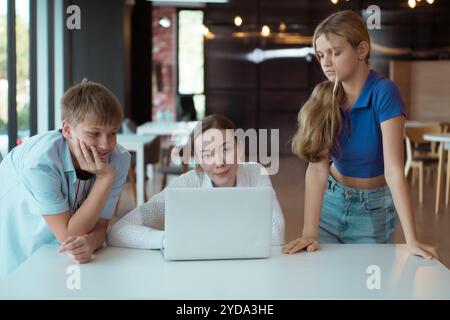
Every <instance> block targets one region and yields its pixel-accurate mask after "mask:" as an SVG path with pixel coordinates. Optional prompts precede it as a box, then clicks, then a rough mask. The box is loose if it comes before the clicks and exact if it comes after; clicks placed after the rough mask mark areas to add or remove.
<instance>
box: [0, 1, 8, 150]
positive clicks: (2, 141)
mask: <svg viewBox="0 0 450 320" xmlns="http://www.w3.org/2000/svg"><path fill="white" fill-rule="evenodd" d="M7 12H8V3H7V0H0V153H1V154H2V155H3V157H4V156H5V155H6V153H7V152H8V66H7V56H8V53H7V52H8V49H7V44H8V41H7V39H8V38H7V36H6V35H7V23H8V20H7V18H8V17H7Z"/></svg>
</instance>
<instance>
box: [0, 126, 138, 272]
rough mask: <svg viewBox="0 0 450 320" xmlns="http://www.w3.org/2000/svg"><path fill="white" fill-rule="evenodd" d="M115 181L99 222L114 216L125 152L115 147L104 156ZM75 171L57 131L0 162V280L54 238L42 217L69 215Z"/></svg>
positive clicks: (127, 161)
mask: <svg viewBox="0 0 450 320" xmlns="http://www.w3.org/2000/svg"><path fill="white" fill-rule="evenodd" d="M109 162H110V163H111V164H112V165H113V166H114V168H115V171H116V176H115V180H114V183H113V186H112V189H111V192H110V194H109V197H108V200H107V202H106V204H105V206H104V208H103V210H102V213H101V218H102V219H110V218H111V216H112V215H113V214H114V210H115V208H116V205H117V202H118V200H119V196H120V192H121V190H122V186H123V184H124V183H125V180H126V177H127V173H128V168H129V166H130V154H129V153H128V151H127V150H126V149H124V148H123V147H122V146H120V145H117V146H116V148H115V149H114V151H113V152H112V154H111V155H110V157H109ZM76 179H77V177H76V172H75V168H74V166H73V162H72V157H71V154H70V151H69V146H68V143H67V141H66V140H65V138H64V137H63V135H62V134H61V132H60V131H59V130H54V131H49V132H46V133H43V134H39V135H36V136H33V137H31V138H29V139H28V140H27V141H25V142H24V143H23V144H22V145H20V146H17V147H16V148H14V149H13V150H12V151H11V152H10V153H9V154H8V155H7V156H6V157H5V159H4V160H3V161H2V162H1V163H0V280H1V279H2V278H3V277H5V276H6V275H7V274H8V273H9V272H11V271H12V270H14V269H15V268H16V267H17V266H18V265H19V264H21V263H22V262H24V261H25V260H26V259H27V258H28V257H29V256H31V255H32V254H33V252H35V251H36V250H37V249H39V248H40V247H41V246H42V245H44V244H46V243H51V242H55V241H56V238H55V236H54V235H53V233H52V231H51V230H50V228H49V227H48V225H47V223H46V222H45V220H44V219H43V217H42V215H52V214H61V213H64V212H70V208H72V207H73V202H74V201H75V196H76V195H75V181H76Z"/></svg>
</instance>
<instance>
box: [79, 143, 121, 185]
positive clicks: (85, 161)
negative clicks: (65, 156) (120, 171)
mask: <svg viewBox="0 0 450 320" xmlns="http://www.w3.org/2000/svg"><path fill="white" fill-rule="evenodd" d="M74 152H75V157H76V158H77V161H78V164H79V166H80V168H81V169H82V170H84V171H87V172H90V173H92V174H95V175H96V177H97V178H98V179H102V178H114V176H115V171H114V167H113V166H112V165H110V164H109V163H108V162H105V161H103V160H102V159H101V158H100V156H99V154H98V152H97V149H96V148H95V147H94V146H91V147H88V146H87V145H86V144H85V143H84V142H83V141H81V140H79V139H76V141H75V147H74Z"/></svg>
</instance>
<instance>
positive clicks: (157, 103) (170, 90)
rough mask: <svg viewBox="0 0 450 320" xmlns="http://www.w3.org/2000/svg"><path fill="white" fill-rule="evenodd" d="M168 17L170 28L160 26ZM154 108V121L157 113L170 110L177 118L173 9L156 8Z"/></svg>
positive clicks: (175, 12) (175, 15)
mask: <svg viewBox="0 0 450 320" xmlns="http://www.w3.org/2000/svg"><path fill="white" fill-rule="evenodd" d="M162 17H167V18H169V19H170V21H171V25H170V27H169V28H167V29H166V28H163V27H162V26H160V25H159V23H158V22H159V20H160V19H161V18H162ZM152 28H153V52H152V61H153V75H152V82H153V85H152V88H153V106H152V119H153V120H154V121H156V120H157V117H156V115H157V112H158V110H160V111H165V110H169V111H170V112H171V114H172V116H171V119H172V120H174V118H175V110H176V93H177V87H176V86H177V84H176V82H177V77H176V72H177V65H176V62H177V58H176V52H177V49H176V48H177V47H176V32H177V11H176V8H172V7H154V8H153V18H152Z"/></svg>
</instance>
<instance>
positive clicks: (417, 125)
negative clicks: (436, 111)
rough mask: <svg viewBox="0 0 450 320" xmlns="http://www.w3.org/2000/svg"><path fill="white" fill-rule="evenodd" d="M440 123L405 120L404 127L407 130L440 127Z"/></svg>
mask: <svg viewBox="0 0 450 320" xmlns="http://www.w3.org/2000/svg"><path fill="white" fill-rule="evenodd" d="M440 125H441V123H440V122H437V121H419V120H407V121H405V127H407V128H424V127H433V126H440Z"/></svg>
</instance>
